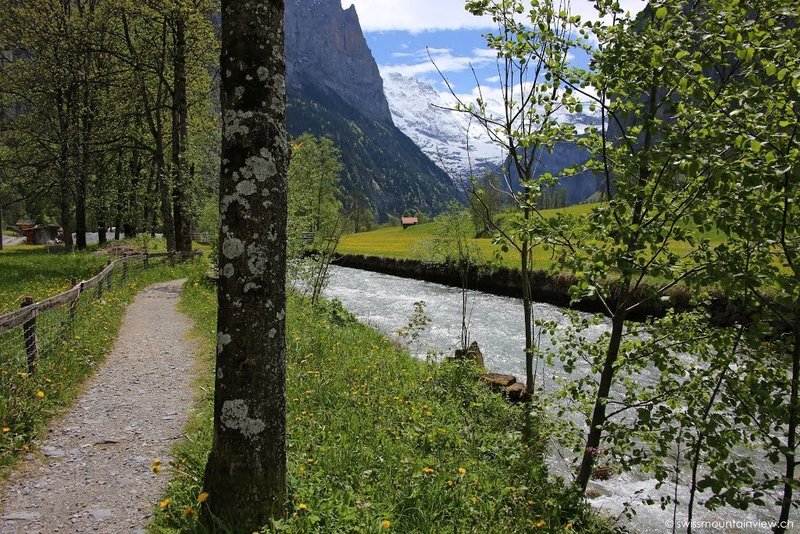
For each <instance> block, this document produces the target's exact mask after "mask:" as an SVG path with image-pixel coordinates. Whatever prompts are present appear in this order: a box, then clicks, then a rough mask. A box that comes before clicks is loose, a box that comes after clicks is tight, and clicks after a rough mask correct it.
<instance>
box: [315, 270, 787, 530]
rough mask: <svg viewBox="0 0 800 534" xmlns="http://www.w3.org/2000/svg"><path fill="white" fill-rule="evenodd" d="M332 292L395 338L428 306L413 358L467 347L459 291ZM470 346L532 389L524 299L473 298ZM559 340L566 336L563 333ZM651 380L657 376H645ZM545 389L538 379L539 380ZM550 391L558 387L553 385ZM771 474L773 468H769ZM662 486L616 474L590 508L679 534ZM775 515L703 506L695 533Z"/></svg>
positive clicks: (341, 275)
mask: <svg viewBox="0 0 800 534" xmlns="http://www.w3.org/2000/svg"><path fill="white" fill-rule="evenodd" d="M330 274H331V276H330V282H329V284H328V287H327V288H326V290H325V292H324V295H325V296H326V297H327V298H330V299H333V298H336V299H339V300H340V301H341V302H342V304H343V305H344V307H345V308H346V309H348V310H349V311H350V312H352V313H353V314H354V315H355V316H356V317H358V319H359V320H360V321H362V322H364V323H367V324H369V325H371V326H373V327H374V328H376V329H377V330H379V331H381V332H383V333H385V334H388V335H390V336H393V335H395V334H394V332H395V331H396V330H398V329H399V328H401V327H403V326H405V325H406V324H407V323H408V321H409V317H410V316H411V314H412V313H413V311H414V303H415V302H418V301H424V302H425V313H426V314H427V315H428V316H429V317H430V319H431V323H430V325H428V327H427V328H426V330H425V331H424V332H423V333H422V335H421V336H420V338H419V339H418V340H417V341H416V342H415V343H414V344H413V345H412V346H411V347H410V350H411V352H412V354H414V355H415V356H417V357H419V358H422V359H424V358H426V357H429V354H431V353H434V354H437V353H438V354H452V353H453V351H454V350H455V349H456V348H457V347H458V345H459V339H460V333H461V292H460V290H459V289H457V288H452V287H447V286H442V285H439V284H433V283H430V282H423V281H419V280H412V279H408V278H400V277H396V276H391V275H386V274H380V273H373V272H369V271H361V270H356V269H349V268H345V267H336V266H334V267H332V268H331V273H330ZM469 303H470V310H472V311H471V313H470V316H469V325H468V326H469V333H470V339H471V340H475V341H477V342H478V344H479V345H480V348H481V351H482V352H483V357H484V360H485V363H486V367H487V369H488V370H489V371H491V372H497V373H506V374H513V375H515V376H516V377H517V379H518V380H520V381H523V382H524V375H525V363H524V361H525V360H524V356H523V351H522V347H523V345H524V338H525V335H524V332H525V330H524V320H523V317H522V304H521V301H520V300H519V299H515V298H510V297H501V296H496V295H490V294H486V293H479V292H470V296H469ZM534 314H535V317H536V319H537V320H545V321H553V322H556V323H558V324H559V325H565V326H566V325H567V324H568V323H569V319H568V318H567V316H566V315H565V314H564V313H563V312H562V310H561V309H559V308H557V307H555V306H552V305H549V304H535V305H534ZM609 328H610V323H609V321H607V320H604V321H603V322H601V323H600V324H597V325H594V326H592V327H590V328H589V329H588V330H586V331H584V332H582V333H581V334H582V335H583V336H585V337H587V338H589V339H592V340H594V339H597V338H598V337H599V336H600V335H602V334H603V333H604V332H607V331H608V330H609ZM556 335H558V334H556ZM550 346H551V340H550V339H549V338H548V337H546V336H543V337H542V339H541V348H542V349H547V348H549V347H550ZM587 370H588V369H587V368H586V367H583V368H580V367H579V368H578V369H576V371H575V373H576V374H585V373H586V372H587ZM546 372H547V374H548V375H549V376H553V375H556V376H560V377H565V376H567V375H566V374H565V373H564V371H563V369H561V367H560V366H559V365H558V364H557V363H556V364H555V365H554V366H553V367H548V368H547V370H546ZM643 378H644V379H648V378H649V377H646V376H645V377H643ZM537 382H538V380H537ZM548 385H549V387H552V382H551V381H548ZM569 460H571V459H562V458H561V457H560V456H559V455H555V454H554V455H553V457H551V458H550V460H549V463H550V468H551V470H552V472H554V473H556V474H558V475H560V476H563V477H565V478H567V479H569V477H570V476H571V475H570V473H571V469H570V467H569V465H568V463H567V462H568V461H569ZM764 468H765V469H767V468H769V469H772V468H773V467H772V466H771V465H768V464H767V463H764ZM655 486H656V483H655V480H654V479H652V478H649V477H648V476H646V475H643V474H640V473H624V474H621V475H614V476H613V477H612V478H611V479H609V480H607V481H592V482H591V485H590V488H591V489H592V490H593V492H592V493H593V495H598V496H595V497H593V498H592V499H591V500H590V502H591V504H592V505H593V506H594V507H595V508H596V509H598V510H600V511H602V512H603V513H606V514H608V515H610V516H612V517H615V518H616V517H618V516H620V514H622V513H623V511H624V508H625V503H633V505H634V506H633V508H634V509H635V510H636V512H637V513H636V515H635V516H634V517H633V519H631V520H628V519H626V518H625V517H622V518H620V520H619V521H620V524H622V525H625V526H626V527H627V528H628V529H630V530H631V531H634V532H642V533H662V532H672V531H673V529H672V522H673V508H672V506H670V507H668V508H667V509H666V510H662V509H661V508H660V506H658V505H657V504H656V505H652V506H648V505H646V504H644V503H642V502H641V500H643V499H645V498H647V497H648V496H649V497H652V498H653V499H654V500H655V502H656V503H658V502H659V498H660V497H661V496H662V495H667V494H672V493H673V492H674V486H672V485H670V486H669V487H663V488H661V489H656V487H655ZM698 497H699V498H700V500H701V501H702V500H703V497H704V496H703V494H698ZM678 498H679V500H680V501H681V502H684V503H685V502H686V501H687V500H688V489H687V488H686V487H679V488H678ZM685 516H686V513H685V508H681V507H679V508H678V513H677V521H678V523H679V528H677V529H676V531H677V532H685V531H686V528H685V526H683V527H681V525H680V522H681V521H682V518H685ZM777 516H778V514H777V511H776V509H775V508H773V507H770V508H769V509H755V508H754V509H751V510H746V511H741V510H735V509H729V508H723V509H717V510H715V511H709V510H707V509H706V508H704V507H702V506H695V525H694V527H693V531H694V532H768V531H770V530H771V529H770V527H769V526H768V525H767V524H766V523H764V522H769V521H772V520H774V519H775V518H777ZM795 524H796V525H797V528H794V529H792V528H790V529H789V531H795V532H800V521H797V520H796V521H795Z"/></svg>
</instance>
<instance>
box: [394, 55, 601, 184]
mask: <svg viewBox="0 0 800 534" xmlns="http://www.w3.org/2000/svg"><path fill="white" fill-rule="evenodd" d="M381 76H382V77H383V88H384V92H385V94H386V99H387V100H388V101H389V109H390V110H391V113H392V119H393V120H394V123H395V125H397V127H398V128H400V130H401V131H402V132H403V133H405V134H406V135H407V136H409V137H410V138H411V139H412V140H413V141H414V142H415V143H416V144H417V146H419V147H420V148H421V149H422V151H423V152H424V153H425V154H427V155H428V157H430V158H431V159H432V160H433V161H434V162H436V164H437V165H439V166H440V167H442V168H444V169H445V170H446V171H447V172H448V173H450V174H451V175H452V176H453V178H454V179H455V180H457V181H458V180H460V179H462V178H464V177H467V176H469V174H470V163H471V165H472V172H473V173H474V174H477V172H476V171H478V170H479V169H480V168H481V167H490V168H497V167H498V166H499V165H500V164H501V163H502V162H503V160H504V157H505V155H504V154H503V153H502V152H501V150H500V149H499V148H498V147H497V145H495V144H493V143H492V142H491V141H490V140H489V138H488V135H487V134H486V132H485V131H484V130H483V128H482V127H481V126H480V125H479V124H477V123H476V122H475V121H474V119H473V120H472V121H471V120H470V117H469V115H468V114H466V113H459V112H457V111H451V110H452V108H454V107H455V98H454V97H453V96H452V95H450V94H447V93H443V92H440V91H438V90H437V89H436V88H435V87H434V86H432V85H431V84H430V83H428V82H425V81H423V80H418V79H416V78H411V77H408V76H404V75H402V74H399V73H397V72H391V71H387V70H384V71H382V72H381ZM481 96H482V98H483V100H484V101H485V102H486V105H487V109H489V110H490V112H493V113H494V114H495V115H497V116H501V115H502V113H503V111H502V110H503V103H502V99H501V98H500V95H499V93H498V90H497V89H493V88H491V87H485V88H483V93H482V95H481ZM460 97H461V98H462V101H464V102H465V103H474V102H475V100H476V98H477V97H478V95H477V94H466V95H463V96H462V95H460ZM560 120H563V121H569V122H571V123H573V124H574V125H575V126H576V128H577V130H578V131H579V132H582V131H583V130H585V129H586V128H587V127H588V126H589V125H592V124H595V125H596V124H598V123H599V120H598V118H597V117H594V116H592V115H590V114H587V113H581V114H573V115H566V114H565V115H564V116H562V117H561V118H560ZM467 141H469V144H468V143H467ZM586 158H587V155H586V152H585V151H583V150H582V149H578V147H577V146H575V145H572V144H567V143H561V144H559V145H556V147H555V150H554V152H553V154H552V155H550V154H547V155H545V156H544V159H547V160H548V162H550V161H551V160H552V161H559V162H563V163H564V165H565V166H571V165H575V164H578V163H582V161H578V160H581V159H582V160H583V161H585V159H586ZM573 160H574V161H573ZM558 170H560V169H555V168H553V169H549V168H548V169H547V172H558ZM581 200H582V199H581Z"/></svg>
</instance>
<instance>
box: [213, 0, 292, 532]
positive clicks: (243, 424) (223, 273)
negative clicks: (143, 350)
mask: <svg viewBox="0 0 800 534" xmlns="http://www.w3.org/2000/svg"><path fill="white" fill-rule="evenodd" d="M283 13H284V4H283V1H274V0H223V2H222V64H221V71H220V72H221V78H222V115H223V135H222V169H221V178H220V217H221V228H220V237H219V243H220V247H219V249H220V256H219V266H220V277H219V282H218V289H217V299H218V303H219V311H218V316H217V323H218V327H217V330H218V332H217V362H216V383H215V394H214V440H213V446H212V450H211V454H210V456H209V459H208V464H207V466H206V472H205V482H204V486H205V490H206V491H207V492H208V493H209V498H208V501H207V505H208V510H207V512H210V513H209V514H207V515H208V517H209V518H210V516H211V514H213V516H215V517H216V518H218V519H221V520H222V521H224V522H225V523H226V524H227V525H228V526H229V527H230V528H232V530H234V531H237V532H238V531H244V532H252V531H254V530H257V529H258V528H259V527H261V526H263V525H265V524H267V523H268V521H269V519H270V518H279V517H283V516H284V515H285V510H286V446H285V443H286V396H285V381H286V379H285V375H286V366H285V354H286V340H285V316H286V292H285V291H286V288H285V279H286V211H287V205H286V203H287V185H288V184H287V170H288V141H287V134H286V124H285V111H286V89H285V60H284V52H283V50H284V46H283V42H284V37H283V16H284V15H283Z"/></svg>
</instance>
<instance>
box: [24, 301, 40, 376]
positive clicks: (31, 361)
mask: <svg viewBox="0 0 800 534" xmlns="http://www.w3.org/2000/svg"><path fill="white" fill-rule="evenodd" d="M32 305H33V297H25V298H23V299H22V306H21V307H22V308H26V307H28V306H32ZM22 336H23V339H24V341H25V354H26V355H27V357H28V373H29V374H33V373H35V372H36V366H37V365H38V364H39V347H38V346H37V344H36V315H35V314H34V315H33V317H31V318H30V319H29V320H27V321H25V322H24V323H23V324H22Z"/></svg>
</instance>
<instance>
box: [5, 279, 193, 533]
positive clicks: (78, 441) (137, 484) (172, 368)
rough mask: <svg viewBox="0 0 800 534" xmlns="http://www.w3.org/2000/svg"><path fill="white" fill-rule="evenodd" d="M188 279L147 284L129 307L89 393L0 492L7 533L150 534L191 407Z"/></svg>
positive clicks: (56, 426)
mask: <svg viewBox="0 0 800 534" xmlns="http://www.w3.org/2000/svg"><path fill="white" fill-rule="evenodd" d="M183 282H184V281H183V280H178V281H174V282H168V283H164V284H156V285H153V286H150V287H148V288H146V289H144V290H143V291H142V292H141V293H139V295H138V296H137V297H136V299H135V301H134V302H133V303H132V304H131V305H130V306H129V307H128V309H127V311H126V314H125V319H124V323H123V327H122V330H121V331H120V335H119V337H118V338H117V340H116V343H115V344H114V348H113V350H112V352H111V353H110V354H109V355H108V358H107V360H106V362H105V363H104V364H103V366H102V368H101V369H99V370H98V372H97V374H96V375H95V376H94V378H93V379H92V380H91V382H90V383H89V385H88V388H87V390H86V392H85V393H84V394H83V396H82V397H81V398H80V399H79V400H78V402H77V403H76V405H75V407H74V408H72V409H71V410H70V411H69V413H68V414H66V416H65V417H64V418H63V419H62V420H61V421H60V422H58V423H57V424H56V425H55V427H54V428H52V429H51V430H50V434H49V436H48V438H47V439H46V441H45V443H44V444H43V446H42V447H41V451H40V452H41V453H40V454H37V455H35V456H34V455H29V457H28V458H27V459H26V460H23V461H22V462H20V468H19V469H18V470H17V471H16V472H15V473H14V474H13V475H12V476H11V479H10V480H9V482H8V485H7V487H6V489H5V490H4V491H3V492H2V495H0V506H2V510H3V512H2V516H0V532H4V533H11V532H20V533H23V532H24V533H26V534H27V533H51V532H109V533H117V532H144V529H145V527H146V525H147V523H148V521H149V518H150V516H151V514H152V511H153V508H154V507H155V506H157V505H158V501H159V497H160V496H161V494H162V491H163V490H164V487H165V485H166V483H167V480H168V477H169V467H168V460H169V452H170V449H171V446H172V445H173V444H174V443H175V441H176V440H178V439H179V438H180V437H181V434H182V431H183V428H184V426H185V424H186V421H187V419H188V415H189V410H190V408H191V404H192V388H191V380H192V371H193V368H194V363H195V359H194V353H195V349H196V347H195V346H194V345H193V344H192V343H190V342H188V341H187V339H186V334H187V333H188V331H189V329H190V328H191V326H192V323H191V321H190V319H189V318H187V317H186V316H185V315H183V314H181V313H179V312H178V308H177V303H178V298H179V296H180V289H181V287H182V285H183ZM154 458H159V459H160V461H161V463H162V466H163V470H162V471H161V474H160V475H155V474H153V473H152V472H151V465H152V461H153V459H154Z"/></svg>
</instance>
